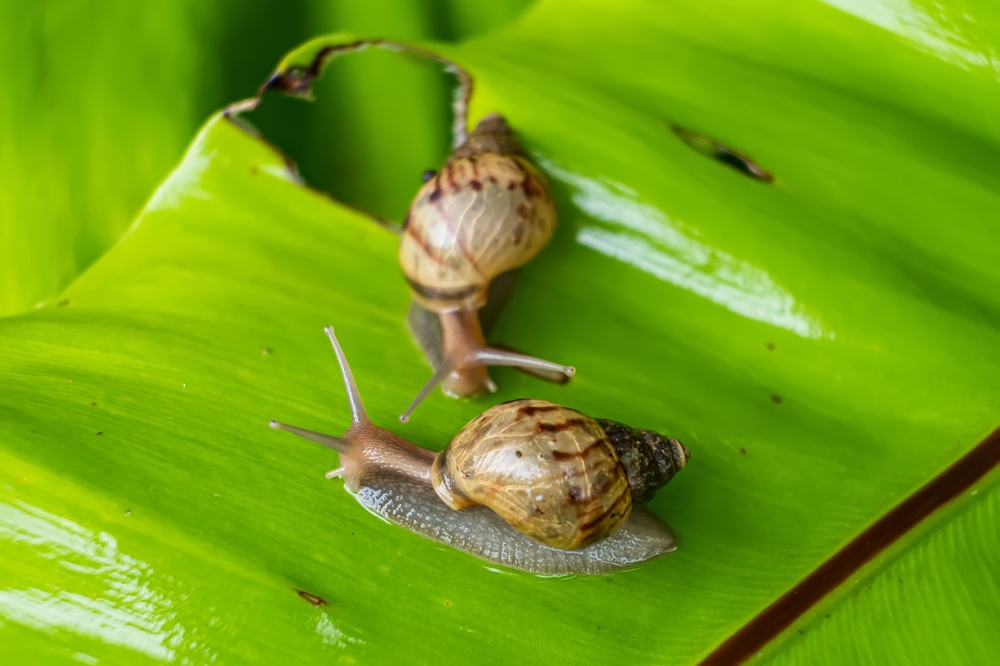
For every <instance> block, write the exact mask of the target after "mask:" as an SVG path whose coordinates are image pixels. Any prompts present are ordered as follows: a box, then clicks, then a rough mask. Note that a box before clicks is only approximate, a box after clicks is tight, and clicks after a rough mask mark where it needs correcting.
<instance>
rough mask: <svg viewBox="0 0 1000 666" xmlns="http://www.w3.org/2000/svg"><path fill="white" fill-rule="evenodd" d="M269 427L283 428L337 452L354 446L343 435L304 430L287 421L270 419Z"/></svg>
mask: <svg viewBox="0 0 1000 666" xmlns="http://www.w3.org/2000/svg"><path fill="white" fill-rule="evenodd" d="M271 428H272V429H274V430H284V431H285V432H290V433H292V434H293V435H298V436H299V437H302V438H304V439H308V440H309V441H310V442H316V443H317V444H322V445H323V446H325V447H327V448H330V449H333V450H334V451H336V452H337V453H347V452H348V451H350V450H351V449H352V448H353V446H354V445H353V444H352V443H351V442H350V441H349V440H346V439H344V438H343V437H334V436H333V435H325V434H323V433H321V432H315V431H313V430H306V429H305V428H299V427H297V426H293V425H288V424H287V423H281V422H280V421H275V420H272V421H271Z"/></svg>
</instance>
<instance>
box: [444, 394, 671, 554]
mask: <svg viewBox="0 0 1000 666" xmlns="http://www.w3.org/2000/svg"><path fill="white" fill-rule="evenodd" d="M688 455H689V454H688V451H687V448H686V447H685V446H684V445H683V444H681V443H680V442H678V441H677V440H675V439H672V438H669V437H662V436H661V435H657V434H656V433H653V432H650V431H640V430H636V429H634V428H631V427H629V426H626V425H624V424H621V423H617V422H615V421H609V420H595V419H592V418H590V417H588V416H585V415H584V414H581V413H580V412H578V411H576V410H574V409H570V408H569V407H563V406H562V405H557V404H555V403H552V402H548V401H545V400H514V401H512V402H507V403H504V404H501V405H497V406H495V407H492V408H491V409H488V410H487V411H485V412H483V413H482V414H480V415H479V416H478V417H476V418H475V419H473V420H472V421H471V422H469V424H468V425H466V426H465V428H463V429H462V430H461V432H459V433H458V434H457V435H456V436H455V438H454V439H452V441H451V443H450V444H449V445H448V446H447V448H445V449H444V450H443V451H442V452H441V453H440V454H438V456H437V457H436V458H435V460H434V464H433V466H432V468H431V482H432V483H433V484H434V489H435V490H436V491H437V493H438V495H439V496H440V497H441V499H442V500H443V501H444V502H445V504H447V505H448V506H450V507H451V508H453V509H463V508H466V507H470V506H475V505H477V504H482V505H485V506H487V507H489V508H490V509H492V510H493V511H494V512H496V513H497V514H498V515H499V516H500V517H502V518H503V519H504V520H505V521H507V522H508V523H510V524H511V525H513V526H514V527H515V528H517V529H518V530H520V531H521V532H523V533H524V534H526V535H527V536H529V537H531V538H532V539H534V540H535V541H538V542H540V543H543V544H546V545H548V546H552V547H553V548H559V549H564V550H575V549H579V548H583V547H585V546H588V545H590V544H592V543H595V542H598V541H601V540H602V539H605V538H607V537H608V536H609V535H610V534H613V533H614V532H615V531H617V530H618V529H619V528H620V527H621V526H622V524H623V523H624V522H625V521H626V520H627V519H628V517H629V515H631V513H632V507H633V505H636V506H641V505H643V504H645V503H646V502H648V501H649V500H650V499H652V497H653V496H654V495H655V494H656V492H657V491H658V490H659V489H660V488H662V487H663V486H664V485H665V484H666V483H667V482H668V481H670V479H672V478H673V476H674V474H676V473H677V472H678V471H679V470H680V469H681V468H683V467H684V465H685V464H686V463H687V459H688Z"/></svg>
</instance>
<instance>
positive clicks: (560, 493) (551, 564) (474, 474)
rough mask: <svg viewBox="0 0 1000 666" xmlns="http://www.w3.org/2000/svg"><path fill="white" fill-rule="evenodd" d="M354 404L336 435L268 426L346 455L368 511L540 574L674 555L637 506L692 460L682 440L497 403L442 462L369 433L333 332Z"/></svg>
mask: <svg viewBox="0 0 1000 666" xmlns="http://www.w3.org/2000/svg"><path fill="white" fill-rule="evenodd" d="M326 334H327V336H328V337H329V338H330V342H331V343H332V344H333V348H334V350H335V352H336V354H337V359H338V361H339V363H340V369H341V373H342V375H343V378H344V384H345V386H346V389H347V397H348V401H349V402H350V405H351V415H352V419H351V421H352V422H351V427H350V428H348V429H347V431H346V432H345V433H344V434H343V436H341V437H333V436H331V435H324V434H322V433H318V432H313V431H310V430H304V429H302V428H297V427H295V426H290V425H285V424H282V423H279V422H277V421H271V427H272V428H275V429H280V430H286V431H288V432H291V433H294V434H296V435H299V436H301V437H305V438H306V439H309V440H311V441H314V442H317V443H319V444H322V445H324V446H327V447H329V448H331V449H333V450H335V451H337V453H338V454H339V457H340V467H338V468H337V469H335V470H333V471H331V472H328V473H327V478H334V477H343V478H344V481H345V484H346V487H347V489H348V490H349V491H350V492H351V493H353V494H354V495H355V496H356V497H357V498H358V500H359V501H360V502H361V503H362V504H363V505H364V506H365V507H366V508H368V509H369V510H370V511H372V512H373V513H376V514H377V515H380V516H382V517H383V518H385V519H386V520H388V521H389V522H392V523H395V524H397V525H401V526H403V527H405V528H407V529H409V530H411V531H413V532H416V533H418V534H421V535H423V536H425V537H427V538H429V539H433V540H435V541H439V542H441V543H444V544H447V545H450V546H452V547H454V548H457V549H459V550H463V551H466V552H468V553H471V554H472V555H475V556H476V557H479V558H481V559H484V560H487V561H490V562H494V563H498V564H502V565H505V566H508V567H511V568H515V569H521V570H524V571H529V572H532V573H540V574H603V573H611V572H614V571H618V570H621V569H624V568H628V567H631V566H634V565H636V564H639V563H641V562H644V561H646V560H649V559H652V558H654V557H658V556H659V555H663V554H664V553H668V552H670V551H672V550H674V549H675V548H676V547H677V546H676V542H675V540H674V535H673V533H672V532H671V531H670V528H669V527H668V526H667V525H665V524H664V523H663V522H661V521H660V520H659V518H657V517H656V516H655V515H654V514H653V513H651V512H650V511H648V510H647V509H645V508H644V507H643V506H642V505H644V504H645V503H646V502H648V501H649V500H650V499H652V497H653V496H654V495H655V494H656V492H657V491H658V490H659V489H660V488H661V487H662V486H663V485H664V484H666V483H667V482H668V481H670V479H672V478H673V476H674V475H675V474H676V473H677V472H678V471H680V470H681V469H682V468H683V467H684V465H685V464H686V463H687V461H688V458H689V455H690V454H689V452H688V449H687V447H686V446H684V445H683V444H681V443H680V442H678V441H677V440H676V439H672V438H670V437H664V436H662V435H658V434H656V433H654V432H651V431H648V430H637V429H634V428H631V427H629V426H626V425H623V424H621V423H617V422H615V421H608V420H602V419H591V418H589V417H587V416H584V415H583V414H581V413H580V412H577V411H575V410H573V409H570V408H568V407H563V406H561V405H557V404H554V403H551V402H547V401H544V400H515V401H513V402H507V403H504V404H501V405H497V406H495V407H492V408H490V409H488V410H487V411H485V412H483V413H482V414H481V415H480V416H478V417H476V418H475V419H473V420H472V421H471V422H469V423H468V424H467V425H466V426H465V427H464V428H463V429H462V430H461V431H460V432H459V433H458V434H457V435H456V436H455V437H454V439H452V441H451V443H450V444H448V446H447V447H445V449H444V450H443V451H441V452H440V453H435V452H433V451H429V450H427V449H424V448H421V447H419V446H416V445H414V444H411V443H410V442H408V441H406V440H405V439H403V438H402V437H399V436H398V435H395V434H393V433H391V432H389V431H388V430H385V429H383V428H380V427H378V426H376V425H375V424H373V423H372V422H371V421H370V420H369V419H368V416H367V414H366V412H365V408H364V405H363V404H362V402H361V396H360V394H359V393H358V387H357V384H356V383H355V381H354V376H353V375H352V373H351V369H350V366H349V365H348V363H347V358H346V357H345V356H344V352H343V350H342V349H341V347H340V344H339V343H338V341H337V338H336V336H335V335H334V333H333V329H332V328H330V327H327V328H326Z"/></svg>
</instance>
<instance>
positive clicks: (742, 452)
mask: <svg viewBox="0 0 1000 666" xmlns="http://www.w3.org/2000/svg"><path fill="white" fill-rule="evenodd" d="M740 454H742V455H744V456H745V455H746V454H747V450H746V449H744V448H743V447H742V446H741V447H740Z"/></svg>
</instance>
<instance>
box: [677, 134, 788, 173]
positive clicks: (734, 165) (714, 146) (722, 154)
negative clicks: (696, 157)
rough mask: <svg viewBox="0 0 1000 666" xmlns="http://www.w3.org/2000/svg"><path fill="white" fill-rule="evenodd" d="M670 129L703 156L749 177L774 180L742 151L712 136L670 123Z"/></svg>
mask: <svg viewBox="0 0 1000 666" xmlns="http://www.w3.org/2000/svg"><path fill="white" fill-rule="evenodd" d="M670 129H672V130H673V131H674V133H675V134H676V135H677V136H679V137H680V138H681V140H682V141H684V143H686V144H687V145H689V146H690V147H691V148H693V149H694V150H696V151H697V152H699V153H700V154H702V155H704V156H705V157H710V158H712V159H713V160H715V161H716V162H719V163H721V164H725V165H726V166H728V167H729V168H731V169H733V170H735V171H738V172H740V173H742V174H743V175H744V176H749V177H750V178H753V179H754V180H758V181H760V182H762V183H772V182H774V176H772V175H771V174H770V173H768V172H767V171H766V170H764V168H763V167H761V166H760V165H759V164H757V163H756V162H754V161H753V159H752V158H751V157H750V156H748V155H744V154H743V153H740V152H738V151H736V150H734V149H732V148H730V147H729V146H727V145H725V144H724V143H722V142H721V141H718V140H716V139H713V138H712V137H710V136H706V135H705V134H702V133H700V132H695V131H694V130H689V129H686V128H684V127H680V126H679V125H671V126H670Z"/></svg>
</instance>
